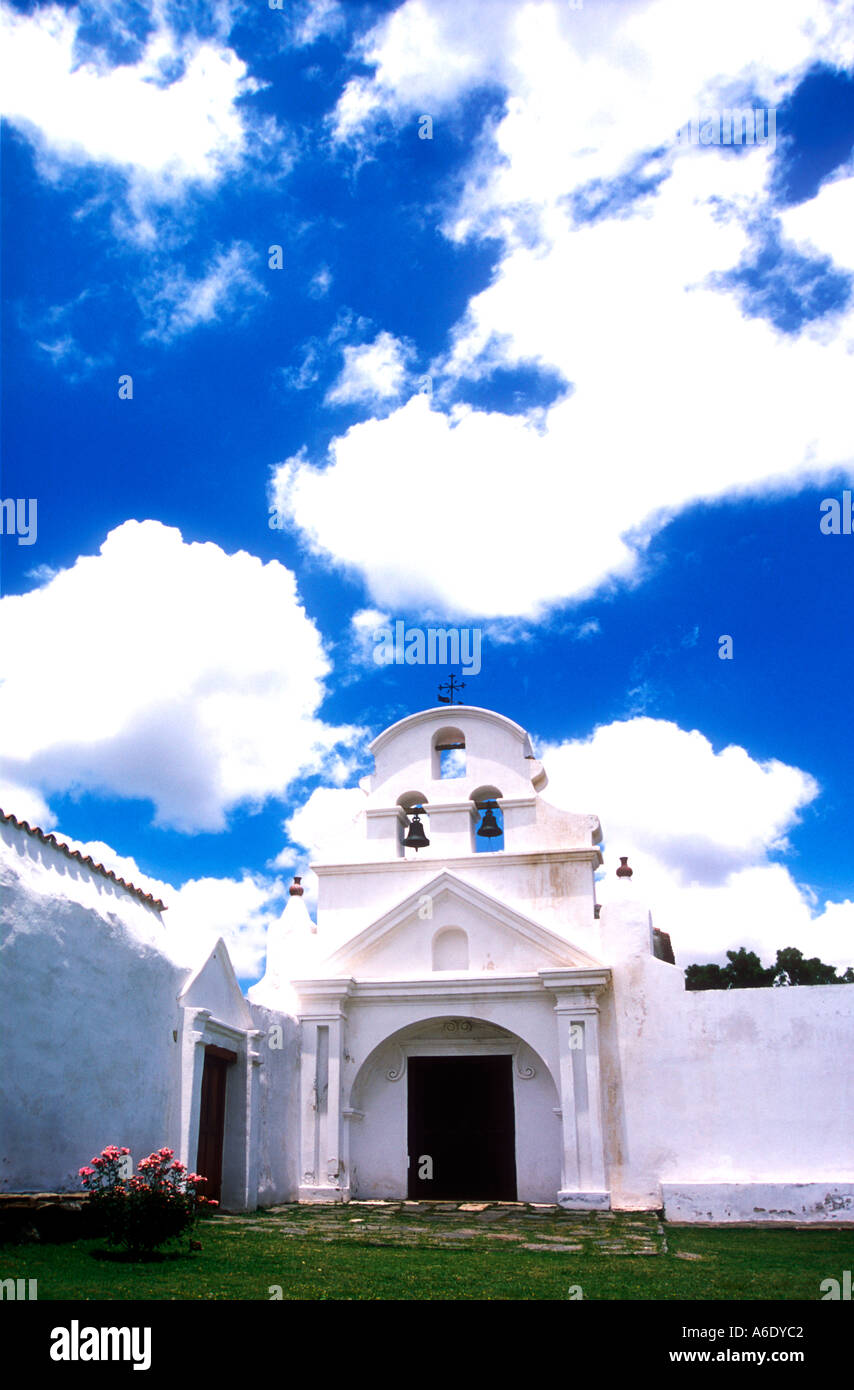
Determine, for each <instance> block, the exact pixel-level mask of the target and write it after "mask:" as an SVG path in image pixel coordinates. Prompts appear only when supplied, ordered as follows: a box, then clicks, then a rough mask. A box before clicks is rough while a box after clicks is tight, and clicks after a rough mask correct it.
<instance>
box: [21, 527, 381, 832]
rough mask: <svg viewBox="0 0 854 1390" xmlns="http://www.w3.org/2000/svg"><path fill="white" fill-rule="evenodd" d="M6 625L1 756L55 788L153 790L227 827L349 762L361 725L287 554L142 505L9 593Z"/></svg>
mask: <svg viewBox="0 0 854 1390" xmlns="http://www.w3.org/2000/svg"><path fill="white" fill-rule="evenodd" d="M0 633H2V636H0V651H2V664H3V683H2V685H0V727H2V729H3V730H4V732H5V734H6V740H7V747H6V753H5V756H4V758H3V759H2V763H0V771H2V773H3V775H4V776H5V777H6V778H7V779H8V780H9V781H10V782H12V783H14V784H16V785H19V786H24V787H29V788H32V789H33V792H34V793H35V794H37V795H39V796H41V797H42V798H46V799H49V796H50V793H51V792H67V791H70V790H86V791H91V792H93V793H98V794H103V795H107V796H118V797H140V798H144V799H147V800H150V801H152V802H153V803H154V805H155V808H156V816H155V819H156V823H157V824H160V825H169V826H174V827H176V828H178V829H180V830H184V831H191V830H220V829H222V828H223V827H224V825H225V822H226V815H227V813H228V811H229V810H230V809H231V808H232V807H234V806H237V805H238V804H240V803H248V804H250V805H261V804H262V803H263V802H264V801H265V800H267V799H268V798H270V797H278V798H281V797H282V796H283V795H284V794H285V793H286V791H287V788H288V786H289V785H290V784H291V783H292V782H293V781H294V780H295V779H296V778H298V777H304V776H309V775H313V774H317V773H320V772H326V774H327V775H328V776H329V778H330V780H335V779H337V778H340V777H343V776H344V775H345V773H346V771H347V770H349V767H350V762H349V761H348V757H347V749H348V748H349V747H350V746H351V745H352V744H353V743H354V742H355V740H356V738H357V736H358V734H359V731H358V730H356V729H354V728H351V727H346V726H345V727H333V726H330V725H328V724H326V723H325V722H324V721H323V720H322V719H321V718H319V716H318V713H317V711H318V708H319V705H320V703H321V701H322V699H323V696H324V685H323V681H324V677H325V676H326V675H327V674H328V671H329V661H328V659H327V657H326V654H325V652H324V649H323V645H322V642H321V639H320V636H319V634H318V631H317V629H316V627H315V625H314V623H313V622H312V621H311V620H310V619H309V618H308V617H307V615H306V613H305V610H304V609H303V607H302V605H301V603H300V600H299V596H298V594H297V590H296V581H295V578H294V575H293V574H292V573H291V572H290V571H289V570H287V569H286V568H285V567H284V566H283V565H281V564H279V563H277V562H275V561H274V562H272V563H270V564H263V563H262V562H261V561H260V560H259V559H257V558H256V557H255V556H252V555H249V554H247V553H246V552H244V551H240V552H238V553H237V554H234V555H227V554H226V553H225V552H224V551H223V550H221V549H220V548H219V546H216V545H213V544H210V543H206V544H190V545H186V544H184V542H183V541H182V538H181V534H180V532H179V531H178V530H176V529H174V528H171V527H166V526H162V525H161V524H160V523H159V522H156V521H145V522H135V521H129V522H126V523H125V524H124V525H123V526H120V527H118V528H117V529H116V530H114V531H112V532H110V534H109V535H108V536H107V539H106V540H105V542H104V544H103V545H102V547H101V550H100V554H98V555H97V556H83V557H81V558H79V559H78V560H77V561H76V563H75V564H74V565H73V566H72V567H71V568H70V569H67V570H63V571H61V572H60V573H59V574H58V575H57V576H56V577H55V578H53V579H51V580H49V581H48V582H47V583H46V584H45V585H44V586H43V587H42V588H40V589H36V590H34V591H32V592H30V593H28V594H24V595H19V596H12V597H7V598H4V599H3V600H2V601H1V602H0ZM12 731H14V741H13V742H12V737H13V734H12ZM4 809H7V810H12V811H15V810H16V807H15V806H14V805H12V806H9V807H6V808H4Z"/></svg>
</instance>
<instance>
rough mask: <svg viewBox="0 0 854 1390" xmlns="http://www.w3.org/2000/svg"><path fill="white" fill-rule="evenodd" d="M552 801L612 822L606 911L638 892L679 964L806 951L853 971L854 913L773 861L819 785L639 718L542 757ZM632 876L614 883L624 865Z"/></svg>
mask: <svg viewBox="0 0 854 1390" xmlns="http://www.w3.org/2000/svg"><path fill="white" fill-rule="evenodd" d="M541 754H542V758H543V762H544V764H545V766H546V769H547V771H548V774H549V786H548V789H547V791H546V793H545V796H546V798H547V799H548V800H549V801H551V802H552V803H554V804H555V805H560V806H563V807H564V808H566V809H568V810H573V811H592V812H594V813H595V814H596V815H598V816H599V817H600V819H601V821H602V829H603V833H604V837H605V869H606V872H605V874H604V876H603V877H602V879H601V882H600V884H599V887H598V890H597V895H598V897H599V900H600V901H601V902H609V901H613V900H615V899H617V898H619V897H623V896H625V895H626V893H627V892H628V893H630V895H631V896H632V897H638V898H640V899H641V900H642V901H644V902H645V903H648V904H649V906H650V908H651V910H652V914H653V922H654V924H655V926H657V927H659V928H661V929H662V930H664V931H667V932H669V933H670V935H671V938H672V941H673V945H674V949H675V952H676V957H677V962H678V963H679V964H680V965H682V966H685V965H688V964H690V963H691V962H692V961H695V960H710V959H717V960H719V961H721V962H723V961H724V960H725V952H726V951H727V950H730V949H735V948H737V947H739V946H746V947H747V948H748V949H750V950H755V951H756V952H757V953H758V954H759V955H760V956H761V958H762V959H763V961H764V962H765V964H771V963H773V961H774V959H775V957H776V952H777V950H778V949H779V948H780V947H784V946H797V947H798V948H800V949H801V950H802V951H803V952H804V954H805V955H807V956H814V955H819V956H820V957H821V958H822V959H823V960H826V961H829V962H831V963H832V964H834V965H836V966H837V967H840V968H845V967H847V966H848V965H851V964H854V903H851V902H848V901H846V902H843V903H827V904H825V906H824V910H823V911H816V906H817V905H816V903H815V900H814V894H813V893H812V892H811V890H810V889H809V887H808V886H804V885H803V884H799V883H798V882H797V881H796V878H795V877H794V875H793V873H792V871H791V869H790V868H788V867H787V866H786V865H785V864H784V863H780V862H775V861H774V860H772V858H771V857H770V856H771V855H772V854H777V855H780V854H785V853H786V852H787V851H788V850H789V842H788V838H787V836H788V833H789V832H790V831H791V829H792V828H793V827H794V826H795V825H796V824H797V823H798V819H799V816H800V814H801V812H802V811H803V810H804V808H806V807H807V806H809V805H811V803H812V802H813V801H814V800H815V798H816V797H817V796H818V795H819V791H820V788H819V786H818V784H817V783H816V782H815V780H814V779H813V778H812V777H811V776H810V775H809V774H808V773H807V772H804V771H802V770H801V769H799V768H795V767H790V766H788V765H787V764H785V763H782V762H780V761H778V760H776V759H772V760H770V761H768V762H758V761H757V760H756V759H754V758H752V757H751V756H750V754H749V753H748V752H747V751H746V750H745V749H744V748H739V747H736V746H730V747H727V748H724V749H721V750H720V752H717V753H716V752H715V750H714V749H713V747H712V745H711V743H710V742H709V740H708V739H707V738H706V737H705V736H704V735H703V734H701V733H700V732H699V731H698V730H696V729H695V730H692V731H687V730H685V729H681V728H679V727H678V725H676V724H673V723H670V722H668V721H666V720H658V719H648V718H637V719H630V720H625V721H620V722H616V723H613V724H609V725H604V726H602V727H600V728H598V729H597V730H596V731H595V732H594V733H593V734H592V735H591V736H590V737H589V738H587V739H577V740H572V741H568V742H565V743H560V744H552V745H547V746H544V747H543V748H542V749H541ZM620 855H626V856H627V857H628V859H629V863H630V864H631V866H632V868H633V870H634V877H633V879H632V881H631V885H630V888H626V887H625V885H624V884H623V883H622V882H621V881H620V880H618V879H617V878H616V876H615V870H616V867H617V864H618V862H619V856H620Z"/></svg>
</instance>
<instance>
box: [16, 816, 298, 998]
mask: <svg viewBox="0 0 854 1390" xmlns="http://www.w3.org/2000/svg"><path fill="white" fill-rule="evenodd" d="M0 804H2V802H0ZM19 819H20V816H19ZM39 824H40V825H41V826H42V828H44V824H43V822H39ZM56 835H57V839H58V840H60V841H61V843H63V844H66V845H68V847H69V849H76V850H79V852H80V853H81V854H82V855H84V856H85V855H91V857H92V859H94V861H95V863H96V864H103V866H104V868H105V869H111V870H112V871H113V873H115V874H118V876H119V877H120V878H123V879H124V880H125V882H126V883H128V884H132V885H133V886H134V887H135V888H140V889H142V891H143V892H144V893H151V894H153V896H154V897H155V898H159V899H160V901H161V902H163V903H164V904H165V906H166V911H165V912H164V913H163V917H162V921H163V926H164V929H165V930H164V935H163V938H162V946H163V949H164V950H165V951H166V953H167V954H168V955H169V956H170V957H171V959H172V960H174V961H175V962H176V963H177V964H179V965H183V966H186V967H187V968H188V969H198V967H199V965H201V963H202V962H203V961H204V960H205V959H206V957H207V956H208V955H209V954H210V952H211V951H212V950H213V948H214V946H215V945H216V943H217V941H218V940H219V938H220V937H222V938H223V940H224V941H225V944H226V946H227V947H228V952H229V955H230V956H231V963H232V965H233V966H234V969H235V972H236V974H237V975H238V976H239V977H240V978H241V979H246V980H251V979H254V978H256V977H257V976H258V975H260V973H261V971H262V969H263V966H264V953H265V950H266V940H267V928H268V926H269V925H270V923H271V922H274V921H276V919H277V918H278V916H279V914H280V913H281V910H282V899H283V898H284V896H285V891H286V890H285V885H284V884H283V882H282V881H281V879H270V878H265V877H264V876H263V875H260V874H249V873H246V872H244V873H243V876H242V878H194V879H188V880H187V882H186V883H184V884H182V885H181V887H180V888H175V887H174V886H173V885H172V884H171V883H168V882H167V881H165V880H164V879H159V878H153V877H152V876H151V875H150V874H146V873H145V872H144V871H143V870H142V869H141V868H140V867H139V865H138V864H137V862H136V860H135V859H134V858H133V857H132V856H131V855H127V854H119V853H118V852H117V851H116V850H114V849H113V847H112V845H108V844H105V843H104V841H103V840H87V841H83V840H74V839H72V838H71V837H70V836H68V835H64V834H63V833H62V831H61V829H60V830H57V831H56Z"/></svg>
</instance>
